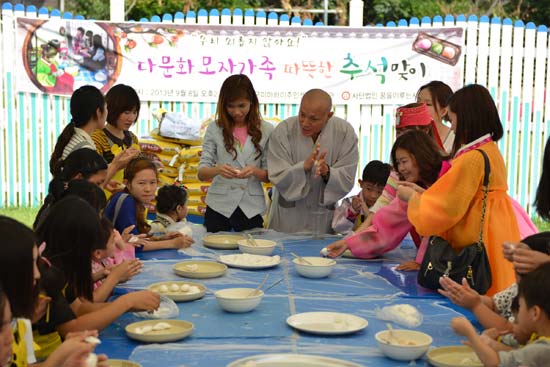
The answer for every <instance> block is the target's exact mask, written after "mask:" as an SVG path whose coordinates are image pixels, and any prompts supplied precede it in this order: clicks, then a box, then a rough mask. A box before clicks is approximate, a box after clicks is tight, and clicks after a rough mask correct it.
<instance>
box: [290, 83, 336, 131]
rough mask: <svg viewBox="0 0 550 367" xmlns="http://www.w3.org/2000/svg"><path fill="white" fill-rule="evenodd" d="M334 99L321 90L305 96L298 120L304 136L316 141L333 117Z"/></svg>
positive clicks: (311, 91) (307, 93) (312, 91)
mask: <svg viewBox="0 0 550 367" xmlns="http://www.w3.org/2000/svg"><path fill="white" fill-rule="evenodd" d="M331 110H332V99H331V98H330V96H329V95H328V93H327V92H325V91H324V90H321V89H312V90H310V91H308V92H306V93H305V94H304V96H303V97H302V102H301V103H300V115H299V116H298V120H299V122H300V128H301V131H302V135H304V136H309V137H311V138H313V140H314V141H316V140H317V137H318V136H319V134H320V133H321V131H322V130H323V128H324V127H325V125H326V124H327V122H328V120H329V119H330V118H331V117H332V114H333V112H332V111H331Z"/></svg>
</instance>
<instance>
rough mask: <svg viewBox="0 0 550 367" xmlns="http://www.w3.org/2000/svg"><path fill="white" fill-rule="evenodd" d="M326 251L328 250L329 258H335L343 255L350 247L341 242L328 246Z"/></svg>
mask: <svg viewBox="0 0 550 367" xmlns="http://www.w3.org/2000/svg"><path fill="white" fill-rule="evenodd" d="M326 249H327V255H328V257H332V258H335V257H338V256H340V255H342V254H343V253H344V252H345V251H346V250H347V249H348V245H347V244H346V242H345V241H344V240H339V241H336V242H334V243H331V244H330V245H328V246H327V247H326ZM321 255H322V254H321ZM322 256H325V255H322Z"/></svg>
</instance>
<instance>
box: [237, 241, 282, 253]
mask: <svg viewBox="0 0 550 367" xmlns="http://www.w3.org/2000/svg"><path fill="white" fill-rule="evenodd" d="M251 242H252V240H247V239H246V240H239V241H237V243H238V244H239V250H241V252H243V253H245V254H254V255H271V253H272V252H273V250H275V246H277V242H275V241H271V240H261V239H257V238H255V239H254V242H255V245H253V244H252V243H251Z"/></svg>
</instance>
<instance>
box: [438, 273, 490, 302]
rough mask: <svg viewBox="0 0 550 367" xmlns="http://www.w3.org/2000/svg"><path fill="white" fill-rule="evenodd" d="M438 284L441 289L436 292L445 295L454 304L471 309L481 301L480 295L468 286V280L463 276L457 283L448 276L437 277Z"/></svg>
mask: <svg viewBox="0 0 550 367" xmlns="http://www.w3.org/2000/svg"><path fill="white" fill-rule="evenodd" d="M439 284H441V286H442V287H443V289H439V290H438V292H439V293H440V294H442V295H444V296H445V297H447V298H448V299H449V300H451V302H453V303H454V304H455V305H457V306H460V307H464V308H467V309H468V310H472V309H473V308H474V307H476V306H477V305H479V304H480V303H481V296H480V295H479V293H477V292H476V291H475V290H474V289H472V288H470V285H469V284H468V281H467V280H466V279H465V278H463V279H462V284H458V283H457V282H455V281H454V280H452V279H451V278H448V277H441V278H439Z"/></svg>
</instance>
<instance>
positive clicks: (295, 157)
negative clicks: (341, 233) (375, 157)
mask: <svg viewBox="0 0 550 367" xmlns="http://www.w3.org/2000/svg"><path fill="white" fill-rule="evenodd" d="M317 142H318V143H319V144H320V145H321V152H323V151H325V150H326V151H327V155H326V157H325V160H326V162H327V164H328V165H329V167H330V177H329V179H328V182H326V183H325V182H324V180H323V178H321V177H314V174H315V166H314V167H313V169H312V170H311V171H310V172H307V173H306V172H305V171H304V161H305V160H306V159H307V158H308V157H309V156H310V154H311V153H312V152H313V149H314V146H315V143H314V142H313V139H312V138H311V137H306V136H303V135H302V133H301V130H300V124H299V122H298V118H297V117H291V118H288V119H286V120H285V121H283V122H281V123H279V125H277V127H276V128H275V130H274V131H273V133H272V134H271V137H270V140H269V144H268V145H269V148H268V155H267V169H268V173H269V179H270V181H271V182H272V183H273V185H274V188H273V196H272V204H271V208H270V211H269V221H268V223H269V224H268V227H269V228H272V229H274V230H276V231H280V232H287V233H296V232H315V230H316V228H315V227H316V220H317V221H318V223H319V224H317V226H320V227H321V228H320V229H321V231H320V232H321V233H331V232H332V228H331V221H332V216H333V214H334V207H335V204H336V202H337V201H338V200H340V199H341V198H343V197H344V196H346V195H347V194H348V193H349V192H350V190H351V189H352V187H353V184H354V180H355V173H356V172H357V162H358V160H359V154H358V148H357V135H356V134H355V131H354V130H353V127H352V126H351V124H350V123H348V122H347V121H345V120H343V119H341V118H338V117H332V118H330V120H329V121H328V122H327V124H326V125H325V127H324V128H323V130H322V131H321V133H320V135H319V137H318V138H317ZM316 216H319V218H316ZM317 230H319V229H317Z"/></svg>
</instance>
